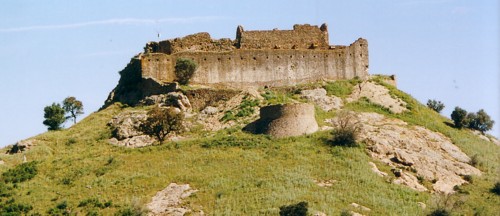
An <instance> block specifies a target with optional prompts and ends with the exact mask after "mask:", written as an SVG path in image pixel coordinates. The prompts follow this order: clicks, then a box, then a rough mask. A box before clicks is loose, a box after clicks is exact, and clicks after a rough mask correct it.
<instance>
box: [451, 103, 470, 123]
mask: <svg viewBox="0 0 500 216" xmlns="http://www.w3.org/2000/svg"><path fill="white" fill-rule="evenodd" d="M451 120H453V123H454V124H455V127H456V128H463V127H466V126H467V125H468V124H469V120H468V118H467V111H465V110H464V109H462V108H460V107H455V110H453V112H452V113H451Z"/></svg>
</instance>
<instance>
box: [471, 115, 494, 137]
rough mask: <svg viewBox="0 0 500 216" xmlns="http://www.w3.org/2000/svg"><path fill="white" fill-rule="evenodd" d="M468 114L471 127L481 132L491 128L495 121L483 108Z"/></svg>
mask: <svg viewBox="0 0 500 216" xmlns="http://www.w3.org/2000/svg"><path fill="white" fill-rule="evenodd" d="M467 116H468V119H469V128H470V129H473V130H478V131H481V133H484V132H486V131H489V130H491V128H493V124H494V123H495V122H494V121H493V120H491V118H490V116H489V115H488V114H487V113H486V112H485V111H484V110H483V109H481V110H479V111H478V112H477V113H469V114H468V115H467Z"/></svg>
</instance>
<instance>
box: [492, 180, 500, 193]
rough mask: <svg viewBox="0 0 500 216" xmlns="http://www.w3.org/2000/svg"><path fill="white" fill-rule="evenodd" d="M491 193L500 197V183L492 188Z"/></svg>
mask: <svg viewBox="0 0 500 216" xmlns="http://www.w3.org/2000/svg"><path fill="white" fill-rule="evenodd" d="M491 192H492V193H494V194H496V195H499V196H500V182H497V183H495V186H493V188H491Z"/></svg>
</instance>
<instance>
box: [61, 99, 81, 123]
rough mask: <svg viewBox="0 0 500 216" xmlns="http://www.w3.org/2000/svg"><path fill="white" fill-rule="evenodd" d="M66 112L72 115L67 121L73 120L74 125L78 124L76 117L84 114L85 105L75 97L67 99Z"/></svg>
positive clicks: (64, 106) (65, 100)
mask: <svg viewBox="0 0 500 216" xmlns="http://www.w3.org/2000/svg"><path fill="white" fill-rule="evenodd" d="M63 108H64V110H65V111H66V112H67V113H69V114H70V115H69V116H67V117H66V119H69V118H73V123H75V124H76V116H77V115H81V114H83V103H82V102H81V101H79V100H77V99H76V98H75V97H67V98H66V99H64V101H63Z"/></svg>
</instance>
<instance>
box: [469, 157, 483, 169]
mask: <svg viewBox="0 0 500 216" xmlns="http://www.w3.org/2000/svg"><path fill="white" fill-rule="evenodd" d="M469 164H470V165H471V166H473V167H478V166H480V165H481V161H479V156H478V155H477V154H475V155H473V156H472V157H471V158H470V161H469Z"/></svg>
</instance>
